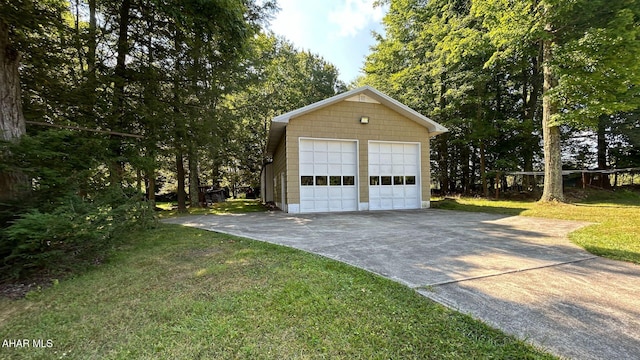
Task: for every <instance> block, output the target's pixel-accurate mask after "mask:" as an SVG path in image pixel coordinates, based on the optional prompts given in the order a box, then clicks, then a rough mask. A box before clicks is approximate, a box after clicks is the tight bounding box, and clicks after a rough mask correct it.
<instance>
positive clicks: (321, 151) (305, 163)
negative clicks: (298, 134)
mask: <svg viewBox="0 0 640 360" xmlns="http://www.w3.org/2000/svg"><path fill="white" fill-rule="evenodd" d="M356 148H357V142H356V141H355V140H354V141H342V140H324V139H322V140H320V139H300V211H301V212H324V211H354V210H357V209H358V190H357V187H356V186H357V185H356V184H357V166H358V165H357V155H356V154H357V152H356Z"/></svg>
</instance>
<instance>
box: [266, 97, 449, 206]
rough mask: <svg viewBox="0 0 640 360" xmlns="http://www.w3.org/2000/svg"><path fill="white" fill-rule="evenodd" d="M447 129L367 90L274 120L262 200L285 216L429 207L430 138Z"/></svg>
mask: <svg viewBox="0 0 640 360" xmlns="http://www.w3.org/2000/svg"><path fill="white" fill-rule="evenodd" d="M446 131H447V129H446V128H445V127H443V126H442V125H440V124H438V123H436V122H435V121H433V120H431V119H429V118H427V117H426V116H423V115H421V114H419V113H417V112H416V111H414V110H412V109H410V108H408V107H407V106H405V105H403V104H401V103H399V102H398V101H396V100H394V99H392V98H390V97H389V96H387V95H385V94H383V93H381V92H379V91H377V90H375V89H374V88H372V87H369V86H364V87H361V88H358V89H355V90H351V91H348V92H345V93H342V94H339V95H336V96H334V97H331V98H329V99H326V100H323V101H320V102H317V103H315V104H311V105H308V106H305V107H303V108H300V109H297V110H294V111H291V112H289V113H286V114H283V115H280V116H278V117H276V118H274V119H273V120H272V122H271V130H270V132H269V139H268V142H267V155H268V157H269V158H270V161H269V162H268V163H267V164H266V165H265V166H264V168H263V171H262V189H263V191H262V192H261V193H262V194H263V200H264V201H273V202H275V203H276V205H277V206H278V207H279V208H281V209H282V210H284V211H286V212H290V213H300V212H303V213H308V212H329V211H357V210H388V209H419V208H426V207H429V202H430V183H431V181H430V176H429V173H430V165H429V139H430V138H431V137H433V136H436V135H438V134H442V133H444V132H446Z"/></svg>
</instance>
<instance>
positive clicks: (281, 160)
mask: <svg viewBox="0 0 640 360" xmlns="http://www.w3.org/2000/svg"><path fill="white" fill-rule="evenodd" d="M286 133H287V132H285V135H284V136H283V137H282V139H280V143H279V144H278V147H277V148H276V152H275V154H273V173H272V174H271V175H272V183H273V201H274V202H275V203H276V206H277V207H279V208H280V209H282V210H286V203H288V202H289V201H288V200H287V198H286V195H287V194H284V195H285V203H282V195H283V194H282V183H281V180H282V174H285V178H286V175H287V159H286V153H285V148H286V147H285V142H286V141H285V140H286V137H287V135H286ZM285 185H287V184H285ZM286 188H287V187H285V191H286Z"/></svg>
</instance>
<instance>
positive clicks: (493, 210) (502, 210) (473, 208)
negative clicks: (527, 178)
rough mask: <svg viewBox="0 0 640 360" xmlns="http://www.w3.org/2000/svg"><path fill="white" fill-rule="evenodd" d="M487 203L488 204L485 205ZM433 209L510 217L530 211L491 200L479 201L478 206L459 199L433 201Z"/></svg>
mask: <svg viewBox="0 0 640 360" xmlns="http://www.w3.org/2000/svg"><path fill="white" fill-rule="evenodd" d="M485 202H486V203H488V204H486V205H483V204H484V203H485ZM510 203H511V204H513V205H517V204H518V203H515V202H510ZM431 207H432V208H433V209H442V210H457V211H470V212H483V213H488V214H504V215H510V216H517V215H520V214H522V212H524V211H526V210H528V208H527V207H518V206H500V204H499V202H492V201H490V200H482V201H478V204H467V203H464V202H461V201H459V200H458V199H452V198H444V199H441V200H432V201H431Z"/></svg>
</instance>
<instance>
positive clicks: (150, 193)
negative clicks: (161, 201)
mask: <svg viewBox="0 0 640 360" xmlns="http://www.w3.org/2000/svg"><path fill="white" fill-rule="evenodd" d="M147 200H148V201H149V203H150V204H151V207H155V206H156V171H155V170H150V171H149V173H148V174H147Z"/></svg>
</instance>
